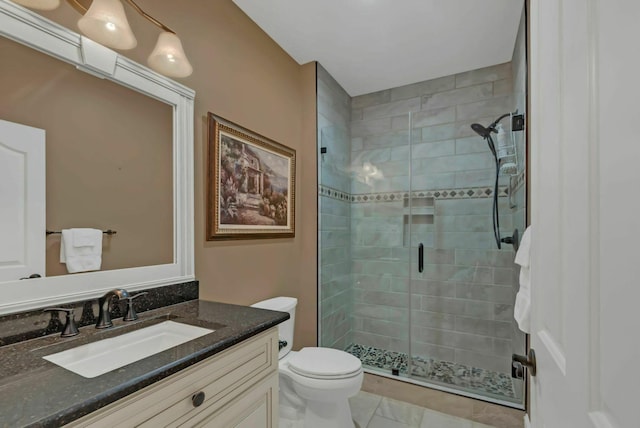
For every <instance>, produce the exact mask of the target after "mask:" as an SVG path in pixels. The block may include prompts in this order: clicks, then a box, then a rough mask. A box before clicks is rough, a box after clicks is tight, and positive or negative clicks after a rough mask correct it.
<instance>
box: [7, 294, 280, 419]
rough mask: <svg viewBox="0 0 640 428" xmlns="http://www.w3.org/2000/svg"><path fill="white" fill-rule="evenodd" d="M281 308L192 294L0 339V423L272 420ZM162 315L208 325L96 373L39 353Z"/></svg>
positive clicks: (155, 321)
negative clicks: (107, 321)
mask: <svg viewBox="0 0 640 428" xmlns="http://www.w3.org/2000/svg"><path fill="white" fill-rule="evenodd" d="M287 318H288V314H286V313H282V312H274V311H267V310H262V309H256V308H249V307H244V306H236V305H228V304H222V303H215V302H205V301H200V300H194V301H190V302H186V303H181V304H178V305H173V306H169V307H166V308H160V309H155V310H152V311H148V312H144V313H142V314H140V319H139V320H138V321H135V322H131V323H124V322H122V321H121V320H117V321H114V323H115V326H114V328H111V329H107V330H96V329H95V328H93V327H92V326H87V327H83V328H81V329H80V334H79V335H78V336H75V337H72V338H61V337H59V336H58V335H54V336H46V337H43V338H39V339H33V340H29V341H25V342H19V343H16V344H13V345H8V346H4V347H0V361H2V367H1V370H0V374H1V375H2V376H1V379H0V426H7V427H25V426H34V427H35V426H70V427H89V426H90V427H116V426H122V427H131V426H153V427H158V426H189V427H194V426H238V427H251V428H254V427H272V426H277V417H278V412H277V406H278V393H277V392H278V334H277V325H278V324H279V323H280V322H282V321H285V320H286V319H287ZM167 320H171V321H173V322H178V323H184V324H189V325H193V326H197V327H204V328H208V329H211V330H213V332H212V333H209V334H206V335H204V336H202V337H199V338H197V339H194V340H191V341H189V342H186V343H184V344H182V345H178V346H176V347H173V348H170V349H168V350H166V351H162V352H159V353H157V354H155V355H152V356H150V357H147V358H144V359H142V360H139V361H136V362H134V363H132V364H129V365H126V366H124V367H122V368H119V369H116V370H113V371H110V372H108V373H105V374H103V375H100V376H97V377H94V378H85V377H83V376H80V375H78V374H75V373H73V372H71V371H69V370H66V369H64V368H62V367H59V366H57V365H56V364H53V363H51V362H49V361H46V360H44V359H43V358H42V357H43V356H46V355H50V354H52V353H57V352H61V351H64V350H67V349H71V348H75V347H78V346H81V345H84V344H87V343H91V342H95V341H99V340H103V339H105V338H110V337H114V336H118V335H121V334H124V333H127V332H130V331H133V330H136V329H141V328H145V327H148V326H150V325H154V324H158V323H162V322H164V321H167Z"/></svg>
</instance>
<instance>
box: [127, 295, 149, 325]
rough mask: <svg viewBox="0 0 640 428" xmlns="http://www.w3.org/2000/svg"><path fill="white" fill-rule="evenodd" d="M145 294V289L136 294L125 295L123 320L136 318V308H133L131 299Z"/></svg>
mask: <svg viewBox="0 0 640 428" xmlns="http://www.w3.org/2000/svg"><path fill="white" fill-rule="evenodd" d="M145 294H147V292H146V291H143V292H141V293H138V294H136V295H135V296H131V297H127V298H126V299H127V309H126V311H125V315H124V318H122V320H123V321H135V320H137V319H138V314H136V310H135V309H134V308H133V299H137V298H138V297H140V296H144V295H145Z"/></svg>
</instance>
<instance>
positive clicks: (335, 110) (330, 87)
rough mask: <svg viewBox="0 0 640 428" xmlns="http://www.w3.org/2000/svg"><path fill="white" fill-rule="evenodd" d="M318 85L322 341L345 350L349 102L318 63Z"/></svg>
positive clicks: (349, 306) (348, 307)
mask: <svg viewBox="0 0 640 428" xmlns="http://www.w3.org/2000/svg"><path fill="white" fill-rule="evenodd" d="M317 85H318V88H317V97H318V101H317V108H318V141H319V142H320V144H319V145H320V146H321V147H323V148H324V149H326V153H325V154H321V153H319V154H318V171H319V172H320V180H319V182H320V183H321V186H323V188H324V189H330V190H327V192H326V193H321V194H320V195H319V200H318V206H319V211H320V213H319V216H318V222H319V225H318V226H319V227H318V231H319V232H318V233H319V236H318V242H319V245H320V249H319V251H320V268H319V275H320V278H319V284H320V296H319V297H320V300H319V301H320V311H319V312H320V316H321V318H320V343H321V344H322V346H328V347H333V348H338V349H345V348H346V346H348V345H349V344H350V343H351V337H350V334H351V313H352V310H353V297H352V293H353V288H352V286H351V251H350V241H349V234H350V231H349V230H350V217H351V206H350V202H349V198H348V195H349V193H350V190H351V187H350V186H351V183H350V181H351V178H350V176H349V172H348V170H349V161H350V156H351V153H350V148H349V145H350V140H349V120H350V113H351V98H350V97H349V95H348V94H347V93H346V92H345V91H344V89H342V87H340V85H338V83H337V82H336V81H335V80H334V79H333V78H332V77H331V76H330V75H329V73H327V72H326V70H325V69H324V68H322V66H320V64H318V66H317Z"/></svg>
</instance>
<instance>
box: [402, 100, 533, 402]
mask: <svg viewBox="0 0 640 428" xmlns="http://www.w3.org/2000/svg"><path fill="white" fill-rule="evenodd" d="M425 117H433V112H430V111H425V112H417V113H414V114H412V115H411V129H412V134H411V135H412V141H411V146H410V152H411V153H410V159H411V165H410V171H411V175H410V177H411V179H410V185H411V192H410V198H409V200H408V202H407V205H409V208H410V216H409V228H410V236H411V252H412V254H413V260H414V263H412V264H411V266H410V269H411V275H410V285H411V287H410V291H409V294H410V301H411V312H410V319H409V329H410V337H411V341H410V350H409V354H410V355H411V358H410V366H409V371H410V377H411V379H413V380H415V381H419V382H425V383H428V384H430V385H433V386H434V387H437V388H440V389H443V390H447V391H452V392H458V393H460V392H462V393H464V394H465V395H470V396H477V397H479V398H483V399H487V398H489V399H491V400H493V401H497V402H504V403H505V404H506V403H509V404H510V405H513V404H521V403H522V392H523V383H522V381H514V380H513V379H512V378H511V372H510V367H511V354H512V353H514V352H517V353H522V350H523V349H524V342H523V338H524V335H522V333H520V332H519V331H518V330H517V327H516V326H515V323H514V321H513V316H512V314H513V303H514V299H515V292H516V291H517V281H516V279H517V269H516V266H515V265H514V263H513V260H514V256H515V251H514V249H513V247H512V246H511V245H504V244H503V245H502V249H498V248H497V245H496V242H495V239H494V234H493V224H492V205H493V198H492V197H493V191H494V180H495V174H496V164H495V160H494V158H493V155H492V153H491V151H490V149H489V148H488V146H487V143H486V142H485V141H484V140H483V139H482V138H480V137H479V136H477V135H476V134H474V133H473V131H472V130H471V128H470V126H469V124H470V123H469V124H466V123H461V124H460V123H450V124H445V125H439V124H437V123H436V124H434V123H433V122H428V121H426V120H425V119H424V118H425ZM505 122H507V121H505ZM465 125H466V126H465ZM446 126H449V127H450V128H451V129H450V133H445V132H442V128H443V127H446ZM510 182H511V177H509V176H500V178H499V188H498V189H499V190H498V195H499V197H498V208H499V213H500V230H501V231H502V235H503V236H507V235H508V236H511V234H512V230H513V227H514V222H516V217H517V215H518V214H520V215H522V216H524V210H523V209H522V205H523V204H524V200H522V201H521V205H520V210H518V207H517V206H516V205H514V204H513V202H514V201H513V199H512V198H509V197H508V195H509V190H510V189H512V188H511V187H510ZM523 222H524V217H523V218H522V223H523Z"/></svg>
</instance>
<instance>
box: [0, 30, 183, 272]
mask: <svg viewBox="0 0 640 428" xmlns="http://www.w3.org/2000/svg"><path fill="white" fill-rule="evenodd" d="M0 52H2V58H3V59H2V61H0V94H2V96H1V97H0V119H3V120H8V121H11V122H17V123H21V124H24V125H28V126H33V127H36V128H41V129H44V130H45V131H46V195H47V197H46V206H47V210H46V227H47V228H48V229H52V230H60V229H67V228H71V227H91V228H96V229H103V230H104V229H113V230H116V231H117V232H118V234H117V235H115V236H107V235H105V236H104V239H103V250H102V251H103V252H102V270H110V269H122V268H129V267H135V266H148V265H156V264H165V263H172V261H173V212H172V206H173V192H172V185H173V182H172V151H173V149H172V120H171V117H172V114H173V110H172V108H171V107H170V106H168V105H166V104H164V103H161V102H159V101H156V100H154V99H151V98H149V97H146V96H144V95H142V94H139V93H137V92H135V91H132V90H130V89H127V88H124V87H122V86H119V85H116V84H114V83H112V82H109V81H107V80H103V79H98V78H96V77H94V76H91V75H89V74H87V73H83V72H81V71H78V70H76V69H75V67H73V66H71V65H69V64H66V63H63V62H62V61H58V60H56V59H54V58H51V57H50V56H48V55H44V54H42V53H39V52H36V51H34V50H32V49H29V48H27V47H25V46H23V45H20V44H18V43H15V42H12V41H10V40H8V39H5V38H3V37H0ZM46 246H47V247H46V250H47V251H46V275H47V276H54V275H63V274H66V273H67V269H66V266H65V265H64V264H61V263H60V235H50V236H48V237H47V239H46ZM39 273H40V274H42V272H39Z"/></svg>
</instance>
